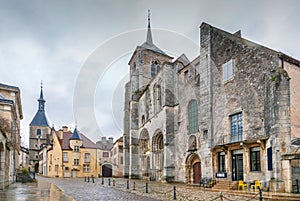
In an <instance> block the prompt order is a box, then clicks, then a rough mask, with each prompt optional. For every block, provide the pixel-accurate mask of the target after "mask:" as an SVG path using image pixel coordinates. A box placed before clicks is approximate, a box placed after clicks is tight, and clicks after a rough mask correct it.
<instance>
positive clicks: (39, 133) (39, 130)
mask: <svg viewBox="0 0 300 201" xmlns="http://www.w3.org/2000/svg"><path fill="white" fill-rule="evenodd" d="M36 135H37V136H38V137H41V135H42V131H41V129H36Z"/></svg>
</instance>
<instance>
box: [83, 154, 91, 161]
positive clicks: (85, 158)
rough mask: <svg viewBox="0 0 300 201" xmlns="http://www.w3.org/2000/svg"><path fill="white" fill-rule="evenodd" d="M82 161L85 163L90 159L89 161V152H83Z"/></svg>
mask: <svg viewBox="0 0 300 201" xmlns="http://www.w3.org/2000/svg"><path fill="white" fill-rule="evenodd" d="M84 162H85V163H89V162H91V161H90V154H89V153H85V154H84Z"/></svg>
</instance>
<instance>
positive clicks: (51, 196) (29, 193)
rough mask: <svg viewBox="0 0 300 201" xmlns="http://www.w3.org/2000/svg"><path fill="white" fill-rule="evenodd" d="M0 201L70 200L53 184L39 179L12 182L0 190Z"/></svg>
mask: <svg viewBox="0 0 300 201" xmlns="http://www.w3.org/2000/svg"><path fill="white" fill-rule="evenodd" d="M0 200H1V201H25V200H26V201H52V200H53V201H54V200H60V201H71V200H72V199H71V198H70V197H68V196H66V195H64V193H63V192H62V191H61V190H60V189H58V188H57V187H56V186H55V185H53V184H51V183H49V182H47V181H44V180H39V181H38V182H34V183H13V184H11V185H9V186H8V187H7V188H5V189H4V190H0Z"/></svg>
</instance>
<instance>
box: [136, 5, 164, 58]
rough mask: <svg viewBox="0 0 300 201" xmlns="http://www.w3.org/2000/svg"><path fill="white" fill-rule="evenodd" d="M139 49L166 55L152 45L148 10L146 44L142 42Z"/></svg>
mask: <svg viewBox="0 0 300 201" xmlns="http://www.w3.org/2000/svg"><path fill="white" fill-rule="evenodd" d="M140 47H143V48H145V49H148V50H152V51H154V52H158V53H160V54H164V55H167V54H166V53H165V52H164V51H162V50H161V49H159V48H158V47H156V45H154V43H153V40H152V33H151V25H150V10H148V29H147V37H146V42H144V43H143V44H142V45H141V46H140ZM167 56H168V55H167Z"/></svg>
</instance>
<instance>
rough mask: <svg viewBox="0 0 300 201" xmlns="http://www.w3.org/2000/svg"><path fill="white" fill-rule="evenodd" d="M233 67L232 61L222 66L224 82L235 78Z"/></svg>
mask: <svg viewBox="0 0 300 201" xmlns="http://www.w3.org/2000/svg"><path fill="white" fill-rule="evenodd" d="M233 66H234V62H233V60H232V59H230V60H229V61H227V62H226V63H224V64H223V65H222V74H223V81H228V80H230V79H231V78H233Z"/></svg>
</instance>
